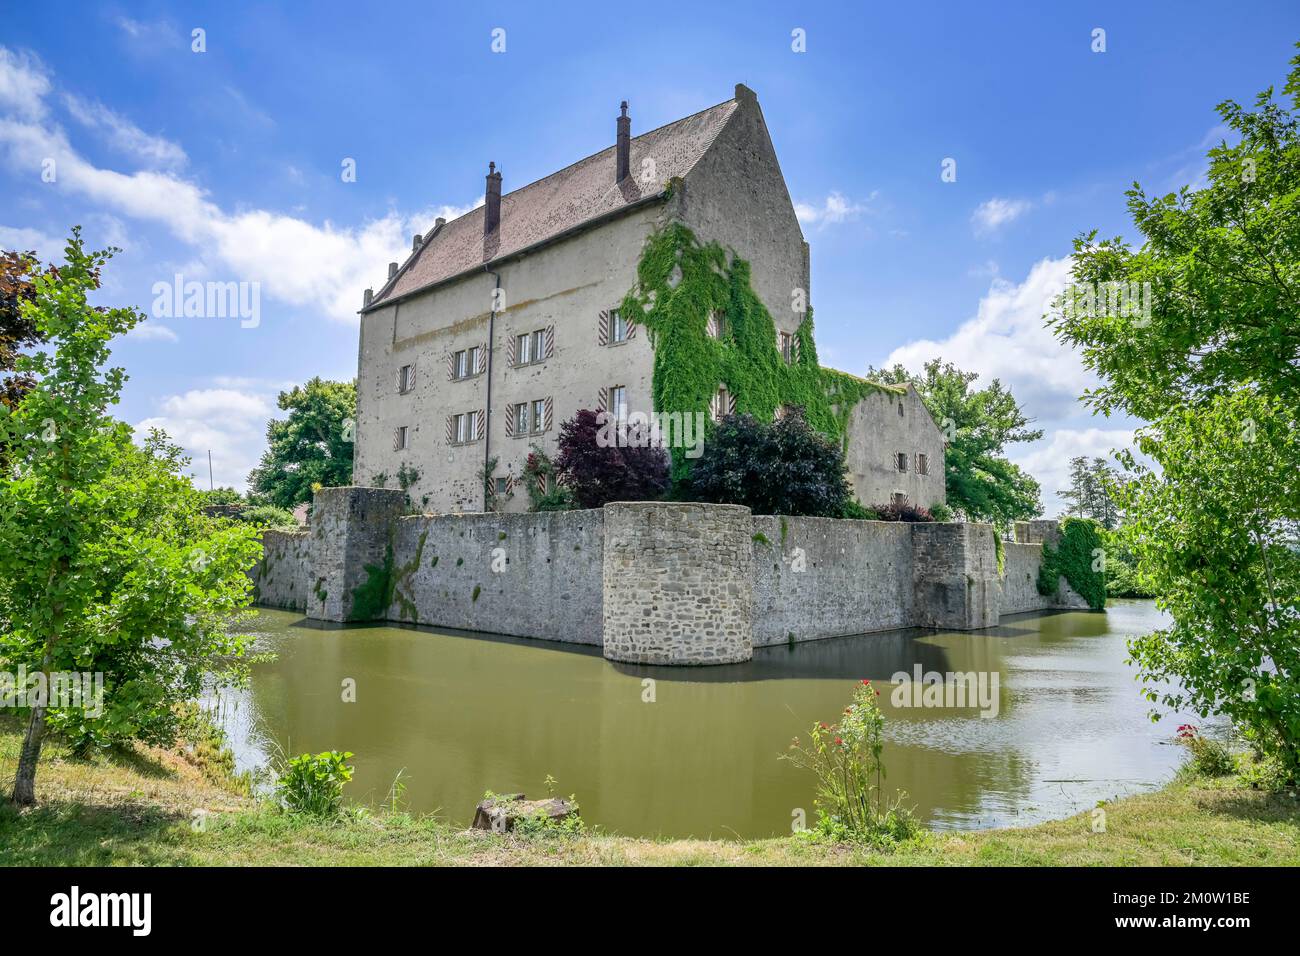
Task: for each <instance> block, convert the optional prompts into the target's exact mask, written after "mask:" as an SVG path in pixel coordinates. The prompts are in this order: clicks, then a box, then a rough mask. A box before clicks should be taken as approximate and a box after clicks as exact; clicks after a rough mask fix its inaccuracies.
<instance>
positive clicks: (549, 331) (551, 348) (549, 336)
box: [545, 325, 555, 358]
mask: <svg viewBox="0 0 1300 956" xmlns="http://www.w3.org/2000/svg"><path fill="white" fill-rule="evenodd" d="M545 339H546V355H545V358H550V357H551V356H552V355H554V354H555V326H553V325H548V326H547V327H546V335H545Z"/></svg>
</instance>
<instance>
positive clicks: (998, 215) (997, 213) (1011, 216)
mask: <svg viewBox="0 0 1300 956" xmlns="http://www.w3.org/2000/svg"><path fill="white" fill-rule="evenodd" d="M1033 206H1034V204H1033V203H1032V202H1030V201H1029V200H1028V199H1000V198H997V197H994V198H993V199H988V200H985V201H984V202H982V203H980V204H979V206H978V207H976V209H975V212H974V213H972V214H971V217H970V218H971V223H972V224H973V225H974V226H975V232H976V234H978V235H987V234H989V233H993V232H996V231H997V230H999V229H1001V228H1002V227H1003V226H1005V225H1007V224H1008V223H1011V222H1015V221H1016V220H1017V219H1019V218H1020V217H1021V216H1023V215H1024V214H1025V213H1027V212H1029V210H1030V209H1032V208H1033Z"/></svg>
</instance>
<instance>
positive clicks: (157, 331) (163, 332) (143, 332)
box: [126, 321, 181, 342]
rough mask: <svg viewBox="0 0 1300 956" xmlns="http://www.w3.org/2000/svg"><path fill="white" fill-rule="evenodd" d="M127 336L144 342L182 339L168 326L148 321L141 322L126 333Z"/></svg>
mask: <svg viewBox="0 0 1300 956" xmlns="http://www.w3.org/2000/svg"><path fill="white" fill-rule="evenodd" d="M126 337H127V338H129V339H139V340H140V341H142V342H179V341H180V340H181V337H180V336H179V335H177V334H176V333H175V332H174V331H172V330H171V329H170V328H168V327H167V326H165V325H159V324H158V323H156V322H148V321H145V322H141V323H140V324H139V325H137V326H136V327H135V328H133V329H132V330H131V331H130V332H128V333H126Z"/></svg>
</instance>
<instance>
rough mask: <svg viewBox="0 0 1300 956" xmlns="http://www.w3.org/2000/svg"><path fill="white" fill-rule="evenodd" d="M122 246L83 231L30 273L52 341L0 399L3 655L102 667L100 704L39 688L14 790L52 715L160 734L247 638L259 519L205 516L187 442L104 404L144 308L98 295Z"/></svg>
mask: <svg viewBox="0 0 1300 956" xmlns="http://www.w3.org/2000/svg"><path fill="white" fill-rule="evenodd" d="M113 251H114V250H108V251H105V252H90V253H88V252H86V251H85V249H84V247H83V244H82V240H81V236H80V230H78V229H74V230H73V232H72V237H71V238H70V239H69V241H68V245H67V250H66V257H67V262H66V265H64V266H61V267H60V268H59V269H58V270H57V272H51V273H49V274H46V275H41V276H37V277H36V278H35V279H34V280H33V281H34V289H35V295H34V296H33V298H32V299H31V300H30V301H28V302H25V303H24V304H23V306H22V309H23V314H24V316H25V317H26V318H27V319H29V320H30V321H31V322H32V324H33V325H34V327H35V328H36V329H37V330H38V332H39V333H40V334H41V336H42V337H43V338H44V339H45V340H46V341H47V342H48V344H49V345H50V346H51V348H50V349H48V350H45V349H42V350H40V351H37V352H36V353H35V354H33V355H30V356H22V357H20V358H19V359H18V361H17V369H18V371H19V372H20V373H23V374H29V375H31V376H32V378H33V379H34V381H35V384H34V386H33V387H32V389H31V390H30V391H28V392H27V394H26V395H25V396H24V398H23V400H22V402H21V403H19V405H18V406H17V407H16V408H15V409H9V408H7V407H6V408H5V409H4V410H3V411H2V412H0V435H2V436H3V439H4V441H5V442H6V443H7V446H8V449H9V454H10V460H11V468H10V469H9V470H8V471H7V472H6V473H5V474H4V475H3V476H2V477H0V580H4V581H5V582H6V585H7V588H8V594H7V608H6V614H7V616H8V621H7V627H6V629H5V631H4V632H3V634H0V657H3V658H4V660H5V661H6V662H7V663H8V664H9V665H11V666H14V667H19V666H21V667H25V668H26V669H27V671H28V673H29V674H39V675H40V680H43V681H44V686H45V687H46V688H48V687H49V686H50V675H51V674H52V673H53V672H82V671H91V672H93V671H95V670H100V671H102V672H104V673H105V700H104V709H103V712H102V714H98V715H96V714H94V711H95V710H97V709H98V708H96V707H93V706H92V707H90V708H84V709H81V710H80V712H76V711H77V710H78V709H77V708H75V707H74V708H69V709H61V708H60V707H58V706H54V705H57V704H58V703H59V702H58V701H54V700H42V699H41V698H40V697H39V696H37V698H36V699H35V700H31V701H29V702H30V703H31V706H30V709H29V717H28V724H27V732H26V735H25V737H24V739H23V744H22V747H21V750H20V753H19V757H18V768H17V773H16V775H15V780H14V790H13V800H14V802H16V803H18V804H30V803H32V802H34V800H35V782H36V768H37V765H38V763H39V760H40V754H41V744H42V741H43V738H44V735H45V730H46V726H47V718H49V717H51V716H52V717H53V719H54V721H55V722H56V723H57V724H59V725H60V726H61V727H63V728H65V729H69V730H71V731H73V732H74V733H80V734H83V735H85V736H92V737H95V738H96V739H122V738H126V737H134V736H137V735H138V736H142V737H144V738H145V739H158V738H165V737H166V735H167V729H166V726H165V718H164V719H162V720H161V721H160V719H159V715H161V714H163V713H164V712H168V713H169V712H170V711H171V710H172V708H173V706H174V705H177V704H179V703H181V702H182V701H183V700H184V699H186V698H187V697H190V696H193V694H192V691H193V690H195V689H197V686H198V684H197V682H198V681H199V680H201V679H202V676H203V674H204V673H205V672H206V671H209V670H212V671H214V672H216V673H218V674H220V673H221V672H222V669H223V662H224V661H226V660H228V659H230V658H237V657H238V656H239V655H240V654H241V653H242V652H243V649H244V648H245V646H246V645H247V642H248V640H249V638H248V637H247V636H243V635H235V634H231V633H229V632H228V631H227V627H226V625H227V624H228V622H229V621H230V618H231V616H232V615H234V614H236V612H238V611H239V610H240V609H242V608H244V607H246V606H247V604H248V601H249V595H250V589H251V586H250V583H249V581H248V577H247V574H246V573H245V572H246V569H247V568H248V567H249V566H250V565H251V563H252V562H253V561H254V560H255V558H256V556H257V553H258V550H259V549H258V544H257V541H256V538H255V532H254V531H253V530H252V529H249V528H246V527H243V526H238V525H234V524H232V523H229V522H217V521H215V520H212V519H207V518H205V517H204V516H203V514H202V512H201V509H200V502H201V498H200V496H199V495H198V493H197V492H196V491H195V490H194V488H193V487H192V485H191V484H190V482H189V480H188V479H187V478H185V477H184V475H183V474H182V472H181V466H182V462H183V459H181V458H180V457H179V452H178V451H177V450H176V449H175V448H174V447H172V446H168V445H166V444H165V442H164V441H163V440H162V438H161V437H160V436H156V435H155V436H151V438H150V439H148V440H147V441H146V443H145V447H144V448H143V449H140V448H137V447H136V446H135V445H134V444H133V443H132V441H131V429H130V427H129V426H128V425H126V424H125V423H123V422H120V421H117V420H115V419H114V418H112V417H111V415H110V414H109V410H110V408H111V406H112V405H114V404H115V403H116V402H117V401H118V396H119V394H120V392H121V388H122V383H123V381H124V380H125V374H124V372H123V370H122V369H120V368H107V369H106V368H105V367H104V366H105V364H106V363H107V361H108V358H109V355H110V352H109V348H108V343H109V341H110V340H111V339H113V338H114V337H115V336H118V335H121V334H123V333H125V332H127V331H129V330H130V329H131V328H132V327H133V326H134V325H135V324H136V323H138V322H139V321H140V320H141V319H143V315H141V314H140V313H139V312H137V311H135V310H133V309H129V308H118V309H109V308H103V307H94V306H91V305H89V304H88V302H87V295H88V294H89V293H90V292H92V291H93V290H94V289H95V288H96V287H97V285H98V275H99V270H100V268H101V267H102V266H103V265H104V263H105V262H107V260H108V258H109V257H110V256H111V255H112V253H113ZM159 645H163V646H159ZM91 722H93V724H94V726H93V727H92V726H90V724H91Z"/></svg>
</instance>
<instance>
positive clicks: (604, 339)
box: [596, 310, 609, 345]
mask: <svg viewBox="0 0 1300 956" xmlns="http://www.w3.org/2000/svg"><path fill="white" fill-rule="evenodd" d="M598 320H599V321H598V322H597V325H596V344H597V345H608V344H609V312H608V311H607V310H601V312H600V315H599V316H598Z"/></svg>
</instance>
